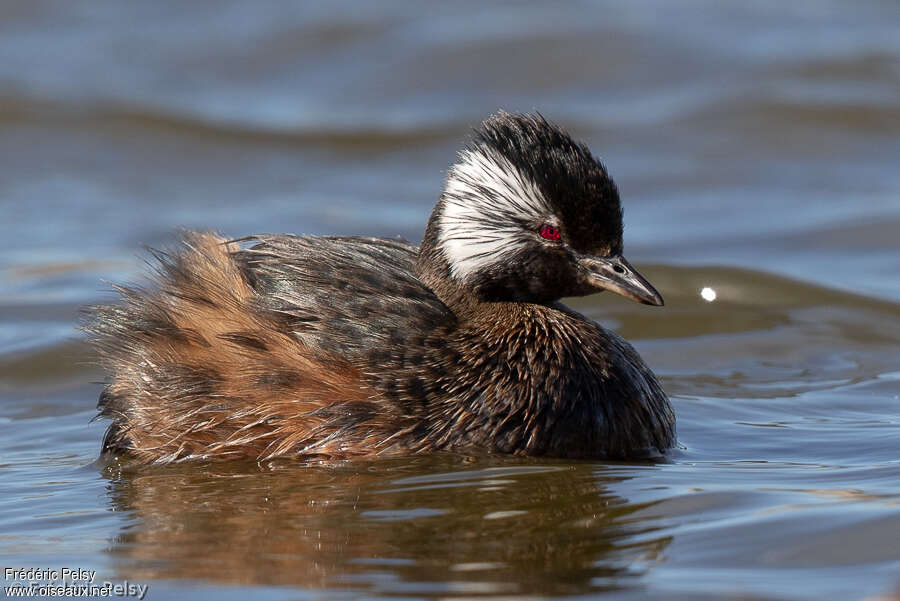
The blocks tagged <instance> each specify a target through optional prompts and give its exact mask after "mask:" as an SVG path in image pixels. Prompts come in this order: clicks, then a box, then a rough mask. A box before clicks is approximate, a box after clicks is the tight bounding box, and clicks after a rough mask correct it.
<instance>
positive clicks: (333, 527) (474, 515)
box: [107, 456, 669, 594]
mask: <svg viewBox="0 0 900 601" xmlns="http://www.w3.org/2000/svg"><path fill="white" fill-rule="evenodd" d="M107 476H108V478H109V493H110V499H111V503H112V505H113V507H114V508H115V509H116V510H117V511H123V512H128V513H129V514H131V517H132V518H133V519H131V520H129V521H128V522H127V525H126V526H125V527H123V529H122V531H121V532H120V533H119V535H118V536H117V537H116V538H115V541H114V543H113V544H112V546H111V547H110V549H109V552H110V553H111V554H112V555H113V556H114V558H115V559H116V560H118V561H117V565H118V566H119V567H118V570H119V572H120V577H121V578H122V579H129V580H134V581H142V580H144V581H146V580H159V579H192V580H202V581H207V582H214V583H222V584H229V585H235V584H266V585H289V586H300V587H309V588H320V587H337V588H344V587H348V586H353V587H362V588H364V589H366V590H369V591H371V592H378V593H391V592H393V593H397V592H405V593H410V592H425V591H428V592H436V591H444V592H457V593H466V592H467V593H476V592H477V593H507V594H509V593H518V594H522V593H542V594H563V593H578V592H585V591H591V590H606V589H611V588H618V587H622V586H627V585H628V583H629V582H631V583H633V579H634V578H636V577H637V576H639V575H640V574H641V572H642V570H640V569H639V568H636V567H635V566H636V565H640V564H641V563H645V562H648V561H651V562H652V561H653V560H654V559H655V558H657V557H658V556H659V554H660V553H661V552H662V551H663V550H664V549H665V548H666V546H667V545H668V544H669V538H668V537H654V536H653V535H652V530H653V521H654V520H655V518H652V517H651V518H646V517H644V518H636V517H635V516H634V515H633V514H634V512H635V511H637V510H639V509H642V508H643V507H646V505H636V504H629V503H628V502H627V501H626V500H625V499H623V498H621V497H618V496H616V495H614V494H611V493H610V492H609V491H608V490H607V488H606V486H607V485H608V484H610V483H614V482H618V481H621V480H622V479H623V476H621V475H613V474H612V473H611V472H609V471H608V469H607V468H603V467H598V466H596V465H592V464H587V463H583V464H571V463H569V464H565V465H563V464H558V463H552V462H540V461H538V462H535V461H534V460H528V461H522V460H517V459H513V458H479V459H474V460H473V459H467V458H461V457H446V456H445V457H428V458H416V459H408V460H390V461H381V462H374V463H360V462H355V463H348V464H339V465H336V466H304V465H297V464H281V465H275V466H266V467H260V466H256V465H247V464H243V465H206V466H198V465H193V466H187V467H166V468H159V469H142V470H140V471H132V472H128V471H121V472H118V471H116V470H113V469H109V470H107ZM642 533H643V534H644V535H643V536H641V537H640V539H641V542H637V543H635V542H633V541H629V540H626V539H630V538H633V537H634V535H636V534H642Z"/></svg>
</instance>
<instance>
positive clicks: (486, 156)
mask: <svg viewBox="0 0 900 601" xmlns="http://www.w3.org/2000/svg"><path fill="white" fill-rule="evenodd" d="M459 158H460V160H459V162H458V163H457V164H456V165H454V166H453V168H452V169H451V170H450V173H449V175H448V177H447V185H446V187H445V188H444V194H443V201H444V207H443V211H442V212H441V215H440V218H439V221H438V224H439V229H438V231H439V246H440V248H441V250H442V252H443V253H444V257H445V258H446V259H447V262H448V263H449V264H450V270H451V273H452V275H453V276H454V277H456V278H458V279H461V280H465V279H466V278H468V277H469V276H471V275H472V274H474V273H476V272H478V271H479V270H481V269H483V268H484V267H486V266H488V265H490V264H492V263H495V262H498V261H502V260H503V257H504V255H505V254H507V253H510V252H512V251H514V250H515V249H516V247H518V246H520V245H522V244H523V243H525V242H526V241H527V238H525V236H527V232H526V230H524V229H523V228H522V223H523V222H534V221H539V220H542V219H548V218H549V217H550V215H551V210H550V208H549V204H548V203H547V201H546V199H545V198H544V197H543V195H542V194H541V192H540V190H538V188H537V186H536V185H535V183H534V182H532V181H531V180H530V179H529V178H528V177H526V176H525V174H523V173H521V172H519V170H518V169H516V168H515V166H513V164H512V163H511V162H509V160H507V159H506V158H505V157H503V156H502V155H499V154H497V153H494V152H491V151H489V150H486V149H479V150H477V151H472V150H464V151H463V152H461V153H460V156H459Z"/></svg>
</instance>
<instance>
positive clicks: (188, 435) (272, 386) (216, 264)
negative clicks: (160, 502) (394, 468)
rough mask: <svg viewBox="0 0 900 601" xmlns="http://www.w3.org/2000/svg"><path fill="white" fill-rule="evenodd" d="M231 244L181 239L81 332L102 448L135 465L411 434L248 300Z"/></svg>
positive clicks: (341, 453) (338, 366) (342, 450)
mask: <svg viewBox="0 0 900 601" xmlns="http://www.w3.org/2000/svg"><path fill="white" fill-rule="evenodd" d="M238 250H239V249H238V247H237V245H236V244H235V243H233V242H227V241H226V240H224V239H222V238H219V237H217V236H214V235H211V234H198V233H188V234H185V236H184V238H183V240H182V242H181V245H180V248H179V249H178V250H177V251H175V252H171V253H166V252H159V251H156V252H154V256H155V258H156V265H155V277H154V282H153V284H154V285H153V286H149V287H147V288H142V287H117V288H116V289H117V290H118V292H119V293H120V295H121V297H122V299H121V302H120V304H118V305H107V306H100V307H95V308H94V309H93V310H92V319H91V321H90V323H89V324H88V325H87V326H86V329H87V330H88V332H89V333H90V335H91V340H92V342H93V344H94V345H95V347H96V348H97V349H98V351H99V356H100V361H101V363H102V365H103V367H104V368H105V369H106V370H107V373H109V374H110V379H109V381H108V384H107V386H106V389H105V390H104V392H103V393H102V394H101V396H100V401H99V404H98V408H99V410H100V415H101V416H102V417H105V418H108V419H110V420H112V424H111V425H110V427H109V430H108V431H107V434H106V437H105V439H104V443H103V448H104V450H106V451H115V452H122V451H126V452H128V453H130V454H131V455H133V456H134V457H135V458H136V459H137V460H138V461H141V462H147V463H150V462H153V463H168V462H173V461H181V460H186V459H193V458H211V459H213V458H225V457H232V458H237V457H243V458H249V459H270V458H274V457H280V456H288V455H305V456H312V455H315V456H326V457H346V456H352V455H369V454H371V455H374V454H378V453H386V452H390V450H391V449H392V448H396V446H397V445H398V444H400V439H399V438H398V436H397V433H398V432H402V431H404V430H405V429H408V428H409V427H410V425H409V424H406V423H405V418H404V417H403V416H402V415H401V412H399V411H398V410H397V409H396V407H394V406H392V405H390V404H388V403H387V402H386V401H384V400H383V399H381V398H380V397H379V396H378V395H377V394H376V393H375V392H374V391H373V390H372V389H371V388H370V387H369V386H368V385H366V383H365V382H364V380H363V377H362V374H361V373H360V371H359V370H358V369H357V368H356V367H355V366H353V365H352V364H351V363H349V362H348V361H347V360H345V359H342V358H339V357H336V356H333V355H329V354H327V353H323V352H318V351H317V350H316V349H313V348H310V347H309V346H307V345H305V344H303V343H301V342H300V341H299V340H298V339H297V338H296V337H295V336H294V335H293V334H292V332H291V331H290V330H289V329H287V328H286V324H285V321H284V319H283V317H282V316H280V315H278V314H276V313H273V312H271V311H266V310H265V309H263V308H262V303H261V302H258V298H257V297H256V293H255V292H254V291H253V289H252V288H251V287H250V285H249V283H248V281H247V277H246V276H245V274H244V273H243V272H242V271H241V267H240V266H239V265H238V264H237V263H236V262H235V261H234V260H233V259H232V253H234V252H237V251H238Z"/></svg>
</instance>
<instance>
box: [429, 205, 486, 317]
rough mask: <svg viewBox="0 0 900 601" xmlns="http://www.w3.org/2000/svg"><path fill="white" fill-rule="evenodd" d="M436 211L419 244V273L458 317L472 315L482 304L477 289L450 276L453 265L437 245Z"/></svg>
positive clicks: (436, 209)
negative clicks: (476, 292)
mask: <svg viewBox="0 0 900 601" xmlns="http://www.w3.org/2000/svg"><path fill="white" fill-rule="evenodd" d="M437 211H438V208H437V207H435V211H434V213H432V215H431V219H430V220H429V221H428V227H427V228H426V229H425V238H424V239H423V240H422V245H421V246H420V247H419V257H418V259H416V275H417V276H418V277H419V279H420V280H422V282H424V284H425V285H426V286H428V287H429V288H430V289H431V291H432V292H434V294H435V295H436V296H437V297H438V298H439V299H441V302H442V303H444V304H445V305H447V306H448V307H449V308H450V309H451V310H452V311H453V312H454V313H455V314H456V315H457V316H464V315H471V314H472V313H473V312H476V311H477V309H478V307H479V305H482V304H483V303H482V302H481V300H480V299H479V298H478V297H477V295H476V294H475V292H474V291H472V290H471V289H470V288H468V287H466V286H463V285H461V284H459V283H458V282H457V281H456V280H454V279H453V277H452V276H451V274H450V264H449V263H448V262H447V259H446V258H445V257H444V255H443V253H442V252H441V251H440V249H439V248H438V246H437V237H438V232H437V225H436V224H437V219H436V218H435V213H436V212H437Z"/></svg>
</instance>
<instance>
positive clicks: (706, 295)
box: [700, 286, 716, 303]
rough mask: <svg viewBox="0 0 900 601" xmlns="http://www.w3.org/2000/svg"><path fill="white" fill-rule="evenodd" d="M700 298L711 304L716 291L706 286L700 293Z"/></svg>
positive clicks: (714, 298)
mask: <svg viewBox="0 0 900 601" xmlns="http://www.w3.org/2000/svg"><path fill="white" fill-rule="evenodd" d="M700 296H701V297H702V298H703V300H705V301H706V302H708V303H711V302H713V301H714V300H716V291H715V290H713V289H712V288H710V287H709V286H706V287H705V288H704V289H703V290H701V291H700Z"/></svg>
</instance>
